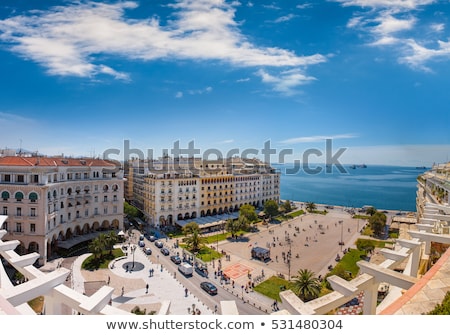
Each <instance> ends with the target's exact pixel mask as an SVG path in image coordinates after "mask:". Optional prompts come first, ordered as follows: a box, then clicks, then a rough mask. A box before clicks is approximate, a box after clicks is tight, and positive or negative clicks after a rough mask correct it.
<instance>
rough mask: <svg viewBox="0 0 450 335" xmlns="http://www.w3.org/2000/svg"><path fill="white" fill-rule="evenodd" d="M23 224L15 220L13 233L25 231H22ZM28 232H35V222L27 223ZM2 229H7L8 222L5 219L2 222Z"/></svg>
mask: <svg viewBox="0 0 450 335" xmlns="http://www.w3.org/2000/svg"><path fill="white" fill-rule="evenodd" d="M24 226H25V225H24V224H23V223H22V222H16V223H15V227H14V232H15V233H25V231H24V229H23V228H24ZM28 227H29V229H28V230H29V232H30V233H35V232H36V224H35V223H30V224H29V226H28ZM3 229H4V230H6V231H9V230H8V222H7V221H5V222H4V223H3Z"/></svg>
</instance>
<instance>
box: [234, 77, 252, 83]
mask: <svg viewBox="0 0 450 335" xmlns="http://www.w3.org/2000/svg"><path fill="white" fill-rule="evenodd" d="M247 81H250V78H248V77H247V78H241V79H238V80H236V82H237V83H245V82H247Z"/></svg>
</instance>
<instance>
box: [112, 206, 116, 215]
mask: <svg viewBox="0 0 450 335" xmlns="http://www.w3.org/2000/svg"><path fill="white" fill-rule="evenodd" d="M113 213H114V214H117V206H114V207H113Z"/></svg>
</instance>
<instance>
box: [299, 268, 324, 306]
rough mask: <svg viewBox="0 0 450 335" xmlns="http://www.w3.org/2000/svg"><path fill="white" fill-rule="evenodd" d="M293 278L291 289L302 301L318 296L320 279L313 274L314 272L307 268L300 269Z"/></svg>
mask: <svg viewBox="0 0 450 335" xmlns="http://www.w3.org/2000/svg"><path fill="white" fill-rule="evenodd" d="M293 278H294V279H293V280H292V283H293V291H294V292H295V294H297V295H298V296H299V297H300V299H302V300H303V301H304V302H307V301H310V300H314V299H316V298H317V297H319V294H320V290H321V288H322V285H321V283H320V280H319V279H318V278H317V277H316V276H315V274H314V272H312V271H310V270H307V269H301V270H299V271H298V273H297V275H296V276H294V277H293Z"/></svg>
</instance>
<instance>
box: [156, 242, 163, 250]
mask: <svg viewBox="0 0 450 335" xmlns="http://www.w3.org/2000/svg"><path fill="white" fill-rule="evenodd" d="M155 245H156V247H158V248H162V247H163V246H164V245H163V243H162V242H161V241H156V242H155Z"/></svg>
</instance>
